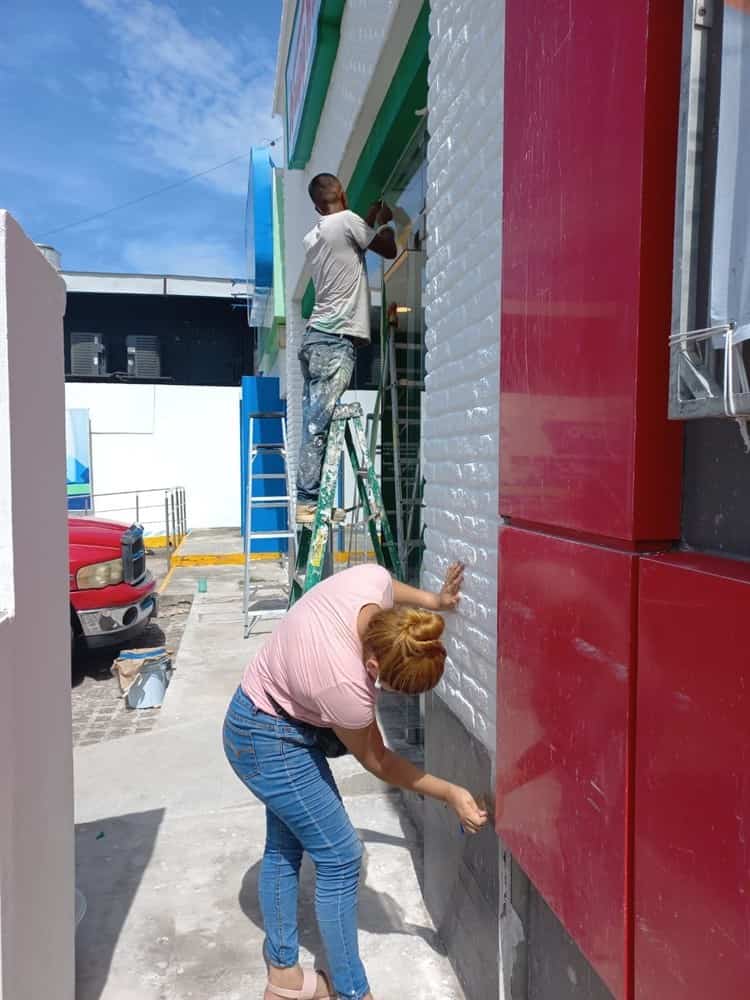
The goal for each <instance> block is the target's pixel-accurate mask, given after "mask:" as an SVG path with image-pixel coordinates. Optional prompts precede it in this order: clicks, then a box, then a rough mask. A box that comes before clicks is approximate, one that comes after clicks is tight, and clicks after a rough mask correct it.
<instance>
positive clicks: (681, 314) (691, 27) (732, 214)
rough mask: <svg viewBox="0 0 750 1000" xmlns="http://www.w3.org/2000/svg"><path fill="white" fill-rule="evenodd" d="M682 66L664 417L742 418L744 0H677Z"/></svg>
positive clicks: (746, 203) (746, 253) (748, 280)
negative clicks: (681, 8) (682, 4)
mask: <svg viewBox="0 0 750 1000" xmlns="http://www.w3.org/2000/svg"><path fill="white" fill-rule="evenodd" d="M683 66H684V67H685V68H684V71H683V81H682V108H681V121H680V146H679V173H678V185H677V225H676V233H675V286H674V308H673V322H672V335H671V337H670V345H671V379H670V416H671V417H672V418H673V419H680V420H689V419H696V418H701V417H722V416H725V417H733V418H744V417H750V377H749V376H748V369H749V368H750V199H748V197H747V178H748V176H750V0H713V2H704V0H701V2H700V3H695V2H694V0H686V18H685V40H684V58H683ZM745 433H746V432H745ZM746 442H747V444H748V447H750V437H747V435H746Z"/></svg>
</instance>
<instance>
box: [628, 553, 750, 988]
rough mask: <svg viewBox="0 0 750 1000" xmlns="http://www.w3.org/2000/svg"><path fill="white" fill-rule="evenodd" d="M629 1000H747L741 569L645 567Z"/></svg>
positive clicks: (744, 583) (676, 561)
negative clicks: (631, 989) (713, 999)
mask: <svg viewBox="0 0 750 1000" xmlns="http://www.w3.org/2000/svg"><path fill="white" fill-rule="evenodd" d="M639 608H640V611H639V619H640V628H639V642H638V674H639V679H638V738H637V769H636V786H635V828H636V838H635V857H636V867H635V871H636V894H635V914H636V921H635V996H636V998H637V1000H655V998H658V1000H705V998H706V997H716V998H722V1000H735V998H737V1000H739V998H740V997H746V996H748V994H749V993H750V739H749V738H748V732H749V731H750V654H749V653H748V641H747V629H748V621H750V566H748V565H746V564H742V563H737V562H732V561H729V560H725V559H722V560H719V559H713V558H707V557H701V556H695V555H675V556H670V557H662V558H654V559H644V560H643V561H642V563H641V582H640V597H639Z"/></svg>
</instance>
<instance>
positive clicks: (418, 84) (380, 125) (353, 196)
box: [302, 2, 430, 319]
mask: <svg viewBox="0 0 750 1000" xmlns="http://www.w3.org/2000/svg"><path fill="white" fill-rule="evenodd" d="M429 18H430V5H429V3H427V2H425V3H424V4H423V5H422V9H421V11H420V13H419V17H418V18H417V21H416V24H415V25H414V29H413V30H412V33H411V36H410V38H409V41H408V42H407V45H406V49H405V50H404V54H403V56H402V57H401V61H400V62H399V64H398V68H397V69H396V73H395V75H394V77H393V80H391V85H390V87H389V88H388V92H387V93H386V95H385V99H384V100H383V103H382V105H381V106H380V111H378V114H377V117H376V119H375V122H374V124H373V127H372V131H371V132H370V135H369V136H368V138H367V141H366V142H365V145H364V148H363V150H362V153H361V154H360V157H359V160H358V161H357V166H356V167H355V168H354V173H353V174H352V177H351V180H350V181H349V184H348V185H347V194H348V196H349V205H350V207H351V209H352V211H354V212H358V213H359V214H360V215H364V214H365V212H366V211H367V209H368V208H369V206H370V205H371V204H372V202H373V201H376V200H377V199H378V198H379V197H380V196H381V194H382V192H383V188H384V187H385V185H386V183H387V181H388V178H389V177H390V176H391V173H392V172H393V170H394V168H395V166H396V164H397V163H398V161H399V158H400V156H401V153H402V152H403V150H404V148H405V146H406V144H407V143H408V141H409V139H411V137H412V135H413V134H414V131H415V129H416V127H417V125H418V124H419V119H418V118H417V117H416V114H415V112H416V111H419V110H420V109H421V108H424V107H426V106H427V68H428V65H429V58H428V49H429V43H430V31H429ZM329 79H330V74H329ZM326 87H327V84H326ZM306 104H307V102H305V105H306ZM305 110H307V107H306V106H305ZM321 112H322V107H321ZM311 148H312V147H311ZM308 156H309V154H308ZM314 305H315V289H314V288H313V284H312V282H310V284H309V285H308V286H307V289H306V291H305V295H304V297H303V299H302V315H303V317H304V318H305V319H309V317H310V315H311V313H312V311H313V306H314Z"/></svg>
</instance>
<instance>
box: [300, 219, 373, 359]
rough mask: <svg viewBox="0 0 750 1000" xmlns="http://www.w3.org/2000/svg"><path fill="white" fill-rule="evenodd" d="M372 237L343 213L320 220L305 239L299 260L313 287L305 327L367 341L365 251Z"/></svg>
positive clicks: (363, 225)
mask: <svg viewBox="0 0 750 1000" xmlns="http://www.w3.org/2000/svg"><path fill="white" fill-rule="evenodd" d="M374 238H375V230H374V229H371V228H370V227H369V226H368V225H367V223H366V222H365V220H364V219H361V218H360V217H359V216H358V215H357V214H356V213H355V212H350V211H349V210H348V209H346V210H345V211H343V212H334V213H333V215H324V216H322V217H321V219H320V221H319V222H318V224H317V225H316V226H315V228H314V229H311V230H310V232H309V233H308V234H307V236H305V240H304V244H305V259H306V263H307V268H308V270H309V272H310V275H311V276H312V280H313V282H314V283H315V308H314V309H313V311H312V315H311V316H310V319H309V320H308V326H310V327H312V328H314V329H315V330H323V331H324V332H325V333H338V334H341V335H343V336H346V337H356V338H357V339H359V340H362V341H365V342H367V341H369V340H370V288H369V285H368V282H367V267H366V265H365V250H366V249H367V247H368V246H369V245H370V244H371V243H372V241H373V239H374Z"/></svg>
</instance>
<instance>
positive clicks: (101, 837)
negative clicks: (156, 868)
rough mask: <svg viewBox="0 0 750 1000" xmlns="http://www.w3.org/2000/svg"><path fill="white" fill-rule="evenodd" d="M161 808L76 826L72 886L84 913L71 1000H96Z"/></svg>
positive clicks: (151, 846)
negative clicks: (80, 895) (82, 902)
mask: <svg viewBox="0 0 750 1000" xmlns="http://www.w3.org/2000/svg"><path fill="white" fill-rule="evenodd" d="M163 818H164V810H163V809H154V810H151V811H149V812H143V813H131V814H130V815H125V816H114V817H111V818H107V819H102V820H97V821H96V822H95V823H82V824H80V825H79V826H77V827H76V886H77V888H78V889H79V890H80V891H81V892H82V893H83V895H84V896H85V897H86V903H87V912H86V915H85V917H84V918H83V921H82V922H81V924H80V926H79V928H78V933H77V937H76V1000H99V998H100V997H101V996H102V993H103V992H104V988H105V986H106V983H107V978H108V976H109V970H110V966H111V964H112V958H113V955H114V953H115V949H116V947H117V942H118V940H119V938H120V934H121V932H122V928H123V926H124V924H125V921H126V919H127V916H128V913H129V912H130V908H131V906H132V905H133V900H134V898H135V895H136V893H137V891H138V887H139V885H140V884H141V880H142V878H143V874H144V872H145V870H146V868H147V867H148V864H149V862H150V860H151V857H152V855H153V853H154V846H155V844H156V838H157V836H158V833H159V828H160V826H161V823H162V820H163Z"/></svg>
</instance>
